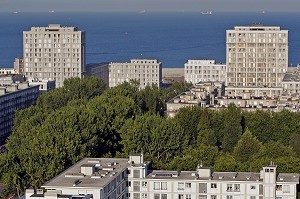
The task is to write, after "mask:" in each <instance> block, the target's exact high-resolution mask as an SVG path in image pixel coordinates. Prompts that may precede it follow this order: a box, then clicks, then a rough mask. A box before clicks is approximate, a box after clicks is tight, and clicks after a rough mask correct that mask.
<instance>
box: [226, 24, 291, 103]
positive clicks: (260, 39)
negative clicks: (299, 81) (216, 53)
mask: <svg viewBox="0 0 300 199" xmlns="http://www.w3.org/2000/svg"><path fill="white" fill-rule="evenodd" d="M226 64H227V69H226V71H227V77H226V86H227V88H226V91H227V93H228V95H233V96H238V95H239V92H240V90H242V91H243V90H244V89H243V88H246V87H248V90H250V91H255V90H257V88H265V89H267V88H272V89H271V90H270V93H271V96H269V97H272V96H276V95H279V94H280V92H281V91H282V89H281V88H282V85H281V82H282V80H283V77H284V75H285V73H286V71H287V67H288V31H287V30H281V29H280V27H277V26H263V25H260V24H254V25H252V26H236V27H234V30H227V31H226ZM236 88H241V89H240V90H237V89H236ZM263 92H265V94H264V93H263ZM268 93H269V91H262V93H256V94H255V95H260V96H263V95H266V94H268Z"/></svg>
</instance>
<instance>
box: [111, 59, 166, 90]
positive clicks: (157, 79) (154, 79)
mask: <svg viewBox="0 0 300 199" xmlns="http://www.w3.org/2000/svg"><path fill="white" fill-rule="evenodd" d="M130 80H137V81H139V82H140V88H145V87H146V86H147V85H150V86H151V85H152V84H155V85H157V86H158V87H160V86H161V83H162V64H161V62H159V61H158V60H157V59H131V60H130V62H129V63H128V62H119V63H116V62H112V63H110V64H109V87H114V86H117V85H119V84H122V83H123V82H129V81H130Z"/></svg>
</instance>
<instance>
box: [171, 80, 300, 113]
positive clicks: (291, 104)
mask: <svg viewBox="0 0 300 199" xmlns="http://www.w3.org/2000/svg"><path fill="white" fill-rule="evenodd" d="M225 89H227V87H226V88H225V86H224V84H223V83H218V82H200V83H198V84H196V85H195V86H193V87H192V88H189V89H188V90H187V91H185V92H183V93H181V94H180V95H178V96H176V97H175V98H173V99H172V100H170V101H169V102H167V111H166V113H167V115H168V117H174V116H175V114H176V113H177V112H178V111H179V109H180V108H183V107H191V106H201V107H203V108H209V109H211V110H219V109H222V108H227V107H228V106H229V104H235V105H236V106H237V107H239V108H240V109H242V110H246V111H255V110H270V111H275V112H278V111H281V110H284V109H286V110H290V111H293V112H300V94H299V93H294V94H285V95H283V94H281V95H276V96H273V97H269V95H268V93H265V92H267V91H266V90H264V89H263V88H257V89H258V90H257V94H253V92H252V91H253V90H247V88H240V90H239V92H238V93H239V94H238V95H228V94H227V95H225ZM236 89H237V88H236ZM281 89H282V88H281Z"/></svg>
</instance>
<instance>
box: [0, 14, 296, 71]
mask: <svg viewBox="0 0 300 199" xmlns="http://www.w3.org/2000/svg"><path fill="white" fill-rule="evenodd" d="M299 19H300V12H299V13H266V14H262V13H213V14H212V15H202V14H201V13H148V12H147V13H142V14H141V13H17V14H14V13H0V27H1V28H0V67H13V61H14V58H15V57H20V56H22V31H23V30H29V29H30V27H31V26H47V25H48V24H50V23H59V24H62V25H64V26H77V27H78V28H79V29H81V30H85V31H86V37H87V40H86V47H87V63H96V62H111V61H112V62H116V61H122V62H123V61H129V60H130V59H132V58H156V59H159V60H160V61H161V62H162V64H163V67H183V65H184V63H185V62H186V61H187V60H188V59H215V60H216V61H217V62H222V63H225V60H226V55H225V33H226V30H227V29H233V28H234V26H236V25H251V24H253V23H262V24H264V25H274V26H281V29H286V30H289V64H290V65H296V64H298V63H300V20H299Z"/></svg>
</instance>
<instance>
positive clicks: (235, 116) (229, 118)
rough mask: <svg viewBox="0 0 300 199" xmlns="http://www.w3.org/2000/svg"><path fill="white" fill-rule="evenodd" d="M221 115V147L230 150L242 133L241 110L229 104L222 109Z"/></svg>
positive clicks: (226, 150)
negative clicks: (222, 120) (226, 107)
mask: <svg viewBox="0 0 300 199" xmlns="http://www.w3.org/2000/svg"><path fill="white" fill-rule="evenodd" d="M223 116H224V118H223V119H224V122H223V124H224V126H223V129H222V130H221V131H222V134H223V139H222V149H223V150H224V151H225V152H232V151H233V148H234V146H235V145H236V143H237V142H238V140H239V138H240V136H241V134H242V126H241V110H240V109H239V108H237V107H236V106H235V105H234V104H230V105H229V106H228V109H226V110H224V112H223Z"/></svg>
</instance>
